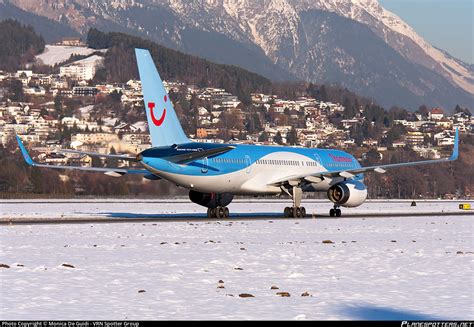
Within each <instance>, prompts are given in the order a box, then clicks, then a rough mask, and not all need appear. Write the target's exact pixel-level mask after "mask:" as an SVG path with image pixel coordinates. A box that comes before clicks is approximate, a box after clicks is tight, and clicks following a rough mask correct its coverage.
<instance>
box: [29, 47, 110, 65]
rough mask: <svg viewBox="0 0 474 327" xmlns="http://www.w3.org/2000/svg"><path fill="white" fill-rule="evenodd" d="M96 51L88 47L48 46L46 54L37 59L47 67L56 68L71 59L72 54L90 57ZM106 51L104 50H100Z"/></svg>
mask: <svg viewBox="0 0 474 327" xmlns="http://www.w3.org/2000/svg"><path fill="white" fill-rule="evenodd" d="M94 51H98V50H96V49H91V48H86V47H73V46H65V45H49V44H48V45H46V49H45V50H44V52H43V53H42V54H40V55H38V56H36V59H38V60H40V61H41V62H43V64H45V65H49V66H54V65H56V64H60V63H62V62H63V61H66V60H68V59H69V57H71V55H72V54H76V55H89V54H91V53H93V52H94ZM100 51H104V50H100Z"/></svg>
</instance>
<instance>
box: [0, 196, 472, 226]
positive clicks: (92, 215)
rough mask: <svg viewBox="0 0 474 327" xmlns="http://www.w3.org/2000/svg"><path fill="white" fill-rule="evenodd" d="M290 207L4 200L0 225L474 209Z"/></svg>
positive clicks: (399, 204) (379, 204)
mask: <svg viewBox="0 0 474 327" xmlns="http://www.w3.org/2000/svg"><path fill="white" fill-rule="evenodd" d="M288 202H289V201H288V200H281V199H280V200H267V199H265V200H255V199H250V200H243V199H240V200H237V201H234V202H233V203H232V204H231V205H230V206H229V208H230V210H231V215H230V217H229V218H227V219H225V218H221V219H217V218H208V217H207V215H206V213H205V208H202V207H200V206H198V205H195V204H193V203H191V202H189V200H186V199H173V200H141V199H99V200H94V199H77V200H76V199H73V200H61V199H52V200H44V199H39V200H3V201H0V207H1V209H2V210H1V214H0V225H12V224H16V225H18V224H22V225H25V224H26V225H30V224H86V223H137V222H140V223H143V222H180V221H181V222H182V221H201V222H202V221H212V222H217V221H220V222H229V221H244V220H245V221H249V220H264V221H265V220H275V221H280V220H292V221H295V220H305V219H325V220H338V219H346V218H357V219H365V218H390V217H393V218H394V217H437V216H474V210H460V209H459V204H460V203H465V201H464V202H463V201H438V200H425V201H417V206H414V207H413V206H411V201H407V200H392V201H387V200H386V201H383V200H372V201H368V202H367V203H365V204H364V205H363V206H361V207H359V208H342V212H343V215H342V217H339V218H336V217H334V218H333V217H329V215H328V211H329V209H330V208H331V203H330V202H328V201H325V200H306V201H305V202H304V205H305V207H306V208H307V212H308V215H307V217H305V218H285V217H284V216H283V214H282V213H281V212H280V210H281V209H282V208H283V207H285V206H287V205H288Z"/></svg>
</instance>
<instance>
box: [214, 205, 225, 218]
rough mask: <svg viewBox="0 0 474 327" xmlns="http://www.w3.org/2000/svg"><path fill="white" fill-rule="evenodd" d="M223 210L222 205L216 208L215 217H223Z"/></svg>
mask: <svg viewBox="0 0 474 327" xmlns="http://www.w3.org/2000/svg"><path fill="white" fill-rule="evenodd" d="M224 214H225V210H224V207H217V208H216V218H224Z"/></svg>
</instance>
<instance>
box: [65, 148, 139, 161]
mask: <svg viewBox="0 0 474 327" xmlns="http://www.w3.org/2000/svg"><path fill="white" fill-rule="evenodd" d="M56 152H64V153H77V154H85V155H88V156H91V157H101V158H113V159H119V160H127V161H134V162H138V160H137V158H135V157H130V156H126V155H121V154H102V153H97V152H87V151H78V150H70V149H58V150H56Z"/></svg>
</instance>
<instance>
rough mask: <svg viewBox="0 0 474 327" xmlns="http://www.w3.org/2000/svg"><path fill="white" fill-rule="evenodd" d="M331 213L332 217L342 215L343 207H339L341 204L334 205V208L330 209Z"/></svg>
mask: <svg viewBox="0 0 474 327" xmlns="http://www.w3.org/2000/svg"><path fill="white" fill-rule="evenodd" d="M329 215H330V216H331V217H334V216H336V217H341V209H339V206H338V205H337V204H335V205H334V208H333V209H331V210H329Z"/></svg>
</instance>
